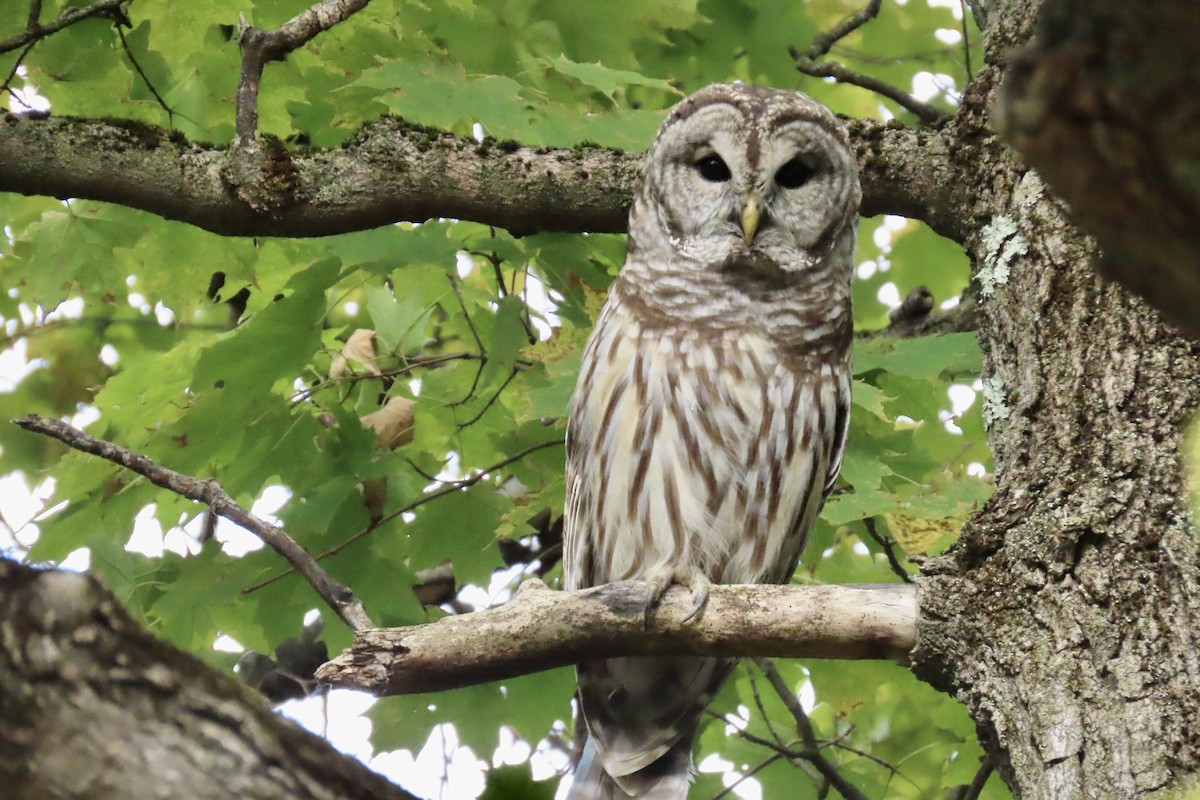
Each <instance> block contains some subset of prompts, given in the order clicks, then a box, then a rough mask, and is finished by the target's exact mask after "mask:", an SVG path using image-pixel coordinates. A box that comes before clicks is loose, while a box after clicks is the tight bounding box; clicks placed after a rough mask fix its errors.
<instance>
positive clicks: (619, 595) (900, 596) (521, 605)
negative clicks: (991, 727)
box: [317, 580, 917, 696]
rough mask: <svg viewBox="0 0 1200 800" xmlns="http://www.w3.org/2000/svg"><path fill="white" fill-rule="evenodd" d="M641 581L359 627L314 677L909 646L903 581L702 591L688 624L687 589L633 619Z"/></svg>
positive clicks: (470, 672) (901, 652)
mask: <svg viewBox="0 0 1200 800" xmlns="http://www.w3.org/2000/svg"><path fill="white" fill-rule="evenodd" d="M646 592H647V587H646V584H644V583H640V582H637V581H623V582H620V583H611V584H606V585H604V586H598V587H596V588H593V589H584V590H581V591H576V592H559V591H553V590H551V589H549V588H547V587H546V585H545V584H544V583H542V582H541V581H539V580H530V581H526V582H525V583H523V584H522V585H521V588H520V590H519V591H518V592H517V594H516V597H514V598H513V599H512V600H510V601H509V602H507V603H505V604H504V605H502V606H497V607H496V608H491V609H488V610H486V611H478V612H475V613H472V614H462V615H458V616H452V617H446V618H444V619H441V620H438V621H437V622H433V623H430V624H427V625H416V626H413V627H408V628H386V629H375V630H365V631H359V632H357V633H356V634H355V637H354V644H353V646H352V647H351V648H350V649H348V650H346V651H345V652H343V653H342V654H341V655H339V656H338V657H337V658H335V659H334V660H332V661H330V662H329V663H328V664H325V665H324V666H322V667H321V668H320V669H319V670H317V678H318V679H319V680H322V681H327V682H329V683H331V684H333V685H334V686H340V687H345V688H353V689H362V690H364V691H368V692H371V693H373V694H375V695H379V696H383V695H391V694H414V693H418V692H432V691H440V690H444V689H452V688H456V687H460V686H468V685H471V684H474V683H482V682H484V681H493V680H502V679H504V678H511V677H513V676H516V675H524V674H527V673H531V672H538V671H540V670H545V669H550V668H552V667H561V666H565V665H568V664H575V663H578V662H580V661H587V660H589V659H595V658H608V657H615V656H632V655H660V656H661V655H673V656H674V655H725V656H784V657H807V658H853V659H864V658H891V659H897V660H901V661H903V660H905V659H906V658H907V654H908V652H909V651H910V650H912V648H913V647H914V646H915V644H916V626H917V594H916V588H915V587H914V586H911V585H909V584H877V585H865V584H864V585H861V586H713V587H712V591H711V593H710V595H709V599H708V605H707V606H705V608H704V611H703V612H702V613H701V614H700V615H699V616H698V617H696V618H694V619H693V620H692V621H690V622H686V623H685V622H684V618H685V617H686V616H687V615H688V613H689V611H690V609H691V603H692V600H691V594H690V593H689V592H688V591H687V590H686V589H684V588H683V587H678V586H676V587H672V588H671V589H670V590H668V591H667V593H666V594H665V595H664V596H663V599H662V602H661V603H660V604H659V605H658V606H656V607H655V609H654V610H653V611H652V612H651V614H650V616H649V619H647V618H646V617H645V614H644V606H645V598H646Z"/></svg>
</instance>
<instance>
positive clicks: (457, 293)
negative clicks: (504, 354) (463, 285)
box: [447, 273, 487, 353]
mask: <svg viewBox="0 0 1200 800" xmlns="http://www.w3.org/2000/svg"><path fill="white" fill-rule="evenodd" d="M447 277H448V278H449V279H450V288H451V289H453V290H454V297H455V298H456V299H457V300H458V307H459V308H460V309H462V313H463V318H464V319H465V320H466V321H467V328H468V329H469V330H470V331H471V338H473V339H474V340H475V346H476V347H477V348H479V352H480V353H486V352H487V348H486V347H484V346H483V340H482V339H480V338H479V331H477V330H475V323H474V322H472V321H471V314H470V313H469V312H468V311H467V303H466V301H465V300H463V296H462V289H460V288H459V286H458V276H457V275H454V274H453V273H451V274H450V275H448V276H447Z"/></svg>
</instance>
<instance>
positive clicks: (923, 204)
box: [0, 114, 967, 240]
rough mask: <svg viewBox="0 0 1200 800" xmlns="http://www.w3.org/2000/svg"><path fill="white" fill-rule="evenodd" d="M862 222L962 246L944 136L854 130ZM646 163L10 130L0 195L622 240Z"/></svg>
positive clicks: (387, 137)
mask: <svg viewBox="0 0 1200 800" xmlns="http://www.w3.org/2000/svg"><path fill="white" fill-rule="evenodd" d="M847 124H848V126H849V128H850V135H851V139H852V141H853V143H854V146H855V149H856V152H857V154H858V159H859V168H860V171H861V175H862V182H863V214H864V215H867V216H872V215H875V214H884V213H888V214H901V215H904V216H909V217H915V218H917V219H922V220H924V221H926V222H928V223H929V224H930V225H931V226H932V227H933V229H934V230H936V231H938V232H939V233H941V234H942V235H944V236H949V237H950V238H954V239H956V240H958V239H959V238H960V237H961V233H962V231H963V230H964V229H965V223H964V221H963V219H962V216H961V214H962V209H964V208H966V207H967V204H966V203H965V202H964V200H963V195H964V192H965V182H964V181H962V180H958V179H956V177H955V176H954V174H952V169H951V163H950V159H949V157H948V149H947V146H946V143H945V142H944V140H943V139H942V136H941V134H940V133H939V132H938V131H937V130H928V129H921V130H913V129H909V128H905V127H904V126H902V125H899V124H896V123H879V122H873V121H867V120H850V121H848V122H847ZM641 161H642V158H641V155H640V154H631V153H624V152H621V151H618V150H610V149H606V148H599V147H576V148H571V149H563V148H557V149H556V148H537V149H535V148H531V147H523V146H520V145H518V144H516V143H510V142H497V141H495V140H490V139H488V140H484V141H483V142H476V141H474V140H472V139H464V138H460V137H456V136H452V135H450V134H447V133H444V132H441V131H437V130H433V129H429V128H423V127H420V126H415V125H410V124H407V123H405V122H403V121H401V120H398V119H394V118H387V117H385V118H382V119H379V120H376V121H374V122H371V123H368V124H367V125H365V126H363V128H362V130H360V131H359V133H358V134H356V135H355V136H354V137H353V138H351V139H350V140H349V141H348V142H347V143H346V144H345V145H344V146H343V147H340V148H331V149H327V150H309V151H305V150H295V151H293V150H289V149H287V148H286V147H284V146H283V145H282V144H281V143H279V142H268V143H267V144H266V145H265V147H260V146H252V147H235V148H225V147H216V146H211V145H198V144H192V143H189V142H187V141H186V140H184V139H183V137H181V136H179V135H177V134H173V133H170V132H168V131H165V130H162V129H160V128H155V127H153V126H149V125H145V124H142V123H135V122H132V121H130V122H117V121H113V120H81V119H70V118H58V117H51V118H49V119H33V118H31V117H28V116H20V115H13V114H10V115H8V116H7V117H5V119H4V121H3V122H0V191H7V192H17V193H19V194H25V195H43V196H52V197H59V198H82V199H89V200H103V201H107V202H111V203H117V204H120V205H124V206H129V207H131V208H138V209H142V210H144V211H149V212H151V213H154V214H158V215H159V216H162V217H165V218H167V219H173V220H181V221H183V222H188V223H190V224H192V225H196V226H197V227H200V228H204V229H206V230H210V231H213V232H215V233H220V234H224V235H229V236H291V237H307V236H327V235H330V234H337V233H347V232H350V231H357V230H365V229H368V228H374V227H378V226H380V225H385V224H388V223H392V222H400V221H410V222H423V221H425V220H427V219H431V218H435V217H446V218H453V219H464V220H472V221H475V222H481V223H484V224H488V225H495V226H497V227H501V228H505V229H507V230H509V231H511V232H513V233H515V234H517V235H522V234H529V233H536V232H538V231H568V232H579V231H591V232H594V233H604V232H622V231H624V230H625V224H626V215H627V213H628V207H629V202H630V198H631V196H632V192H633V187H634V186H635V184H636V182H637V180H638V177H639V175H640V173H641Z"/></svg>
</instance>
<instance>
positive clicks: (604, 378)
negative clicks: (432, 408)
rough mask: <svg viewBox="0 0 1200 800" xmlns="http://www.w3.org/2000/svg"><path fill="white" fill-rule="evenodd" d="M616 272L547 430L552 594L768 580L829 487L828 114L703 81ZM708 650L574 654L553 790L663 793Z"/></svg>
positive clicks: (837, 152) (676, 791)
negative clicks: (564, 415) (582, 736)
mask: <svg viewBox="0 0 1200 800" xmlns="http://www.w3.org/2000/svg"><path fill="white" fill-rule="evenodd" d="M642 174H643V178H642V184H641V186H640V187H639V189H638V191H637V192H636V193H635V195H634V199H633V206H632V208H631V209H630V212H629V243H628V250H627V252H626V256H625V266H624V267H623V268H622V270H621V273H620V275H618V276H617V280H616V281H615V282H614V283H613V286H612V288H611V289H610V290H609V294H608V299H607V300H606V302H605V304H604V308H603V309H602V310H601V312H600V317H599V319H597V320H596V326H595V328H594V329H593V331H592V336H591V338H590V339H589V340H588V344H587V347H586V349H585V350H584V355H583V361H582V363H581V365H580V372H579V382H578V384H577V385H576V388H575V394H574V396H573V397H572V399H571V413H570V417H569V422H568V425H567V430H568V436H567V440H568V446H567V511H566V514H565V516H564V526H563V536H564V550H563V575H564V578H565V581H564V583H565V584H566V588H568V589H582V588H586V587H589V586H596V585H598V584H603V583H608V582H611V581H617V580H644V581H647V582H649V584H650V588H649V596H648V597H647V598H646V605H645V610H644V613H645V617H644V618H645V619H646V621H647V622H648V621H649V615H650V613H651V611H652V610H653V608H654V606H655V604H656V603H657V602H658V600H659V598H660V597H661V595H662V594H663V592H664V591H666V589H667V587H669V586H671V585H672V584H674V583H678V584H681V585H684V586H687V587H688V588H690V589H691V590H692V608H691V610H690V611H689V613H688V616H687V619H688V620H691V619H693V618H694V617H696V616H697V615H698V614H699V613H700V612H701V610H702V609H703V608H704V606H705V603H706V601H707V599H708V589H709V586H710V585H711V583H713V582H716V583H785V582H787V581H788V580H790V579H791V576H792V573H793V572H795V570H796V564H797V561H798V559H799V558H800V551H801V549H802V548H803V546H804V540H805V539H806V538H807V536H808V530H809V528H810V527H811V526H812V524H813V521H814V520H815V519H816V516H817V513H818V512H819V511H820V509H821V504H822V503H823V502H824V499H825V494H826V493H827V492H828V491H829V489H830V488H831V487H832V486H833V482H834V480H836V478H837V474H838V469H839V467H840V465H841V454H842V449H843V447H844V446H845V437H846V420H847V419H848V418H849V408H850V342H851V339H852V336H851V331H852V326H853V321H852V316H851V311H850V278H851V273H852V269H853V264H854V258H853V257H854V232H855V225H856V222H857V219H858V216H857V212H858V202H859V197H860V190H859V185H858V175H857V172H856V163H855V159H854V155H853V153H851V151H850V149H849V147H848V146H847V139H846V133H845V131H844V130H843V129H842V126H841V125H840V124H839V123H838V121H837V119H836V118H835V117H834V116H833V115H832V114H831V113H830V112H829V111H828V109H826V108H825V107H823V106H821V105H820V104H818V103H816V102H815V101H813V100H812V99H810V98H808V97H806V96H805V95H803V94H800V93H799V92H789V91H781V90H776V89H758V88H755V87H752V86H741V85H716V86H710V87H708V88H706V89H702V90H700V91H699V92H697V93H696V94H694V95H692V96H691V97H689V98H687V99H686V100H684V101H683V102H681V103H679V104H678V105H677V106H675V108H674V109H672V110H671V113H670V114H669V115H668V117H667V119H666V122H664V123H663V126H662V129H661V130H660V131H659V133H658V136H657V137H656V138H655V140H654V143H653V144H652V145H651V147H650V150H649V151H648V152H647V153H646V161H645V167H644V170H643V173H642ZM734 663H735V662H734V660H733V659H728V658H699V657H676V656H666V657H654V658H613V659H603V660H599V661H590V662H586V663H582V664H580V665H579V666H578V675H579V694H578V697H579V706H580V710H581V711H582V714H583V717H584V720H585V721H586V722H587V726H588V734H589V739H588V744H587V746H586V747H585V749H584V752H583V756H582V758H581V759H580V762H579V766H578V767H577V769H576V773H575V777H574V781H573V783H572V785H571V789H570V793H569V794H568V798H570V800H623V799H624V798H630V797H640V798H647V800H650V799H651V798H652V799H653V800H682V798H685V797H686V796H687V793H688V787H689V785H690V784H691V760H692V758H691V752H692V740H693V739H694V738H695V736H696V729H697V725H698V724H699V720H700V715H701V714H702V713H703V711H704V708H705V706H707V705H708V702H709V701H710V700H711V699H712V697H713V695H715V694H716V693H717V690H718V689H720V687H721V684H722V682H724V680H725V678H726V677H727V676H728V675H729V671H730V669H732V667H733V664H734Z"/></svg>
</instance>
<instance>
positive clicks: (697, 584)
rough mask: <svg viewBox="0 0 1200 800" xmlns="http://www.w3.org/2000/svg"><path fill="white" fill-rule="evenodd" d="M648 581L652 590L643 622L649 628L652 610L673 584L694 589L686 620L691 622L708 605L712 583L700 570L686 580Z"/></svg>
mask: <svg viewBox="0 0 1200 800" xmlns="http://www.w3.org/2000/svg"><path fill="white" fill-rule="evenodd" d="M648 583H649V584H650V591H649V593H648V594H647V595H646V605H645V608H644V609H643V611H642V624H643V625H644V626H645V627H647V628H649V627H650V612H651V611H653V610H654V607H655V606H656V605H658V601H659V600H661V599H662V596H663V593H665V592H666V591H667V589H668V588H670V586H671V584H673V583H678V584H680V585H681V586H686V587H688V588H689V589H691V590H692V606H691V608H689V609H688V613H687V616H685V617H684V618H683V621H684V622H691V621H692V620H693V619H694V618H695V617H696V615H698V614H699V613H700V612H701V611H703V610H704V607H705V606H706V605H708V588H709V587H710V586H711V585H712V582H711V581H709V579H708V578H706V577H705V576H704V575H701V574H700V573H698V572H697V573H695V574H693V575H691V576H689V577H688V578H687V579H685V580H678V579H676V580H668V579H666V578H651V579H649V581H648Z"/></svg>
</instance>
